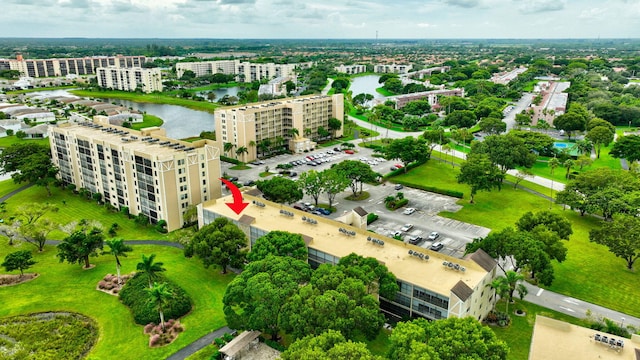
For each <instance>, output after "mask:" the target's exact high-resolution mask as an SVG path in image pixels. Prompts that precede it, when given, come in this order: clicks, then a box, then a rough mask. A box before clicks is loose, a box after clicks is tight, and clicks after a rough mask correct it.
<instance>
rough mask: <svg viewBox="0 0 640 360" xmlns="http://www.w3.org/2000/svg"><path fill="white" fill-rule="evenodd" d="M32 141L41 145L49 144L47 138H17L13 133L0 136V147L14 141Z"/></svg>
mask: <svg viewBox="0 0 640 360" xmlns="http://www.w3.org/2000/svg"><path fill="white" fill-rule="evenodd" d="M21 142H34V143H37V144H41V145H47V146H49V139H48V138H47V139H18V138H17V137H16V136H15V135H11V136H5V137H3V138H0V148H6V147H9V146H11V145H13V144H16V143H21Z"/></svg>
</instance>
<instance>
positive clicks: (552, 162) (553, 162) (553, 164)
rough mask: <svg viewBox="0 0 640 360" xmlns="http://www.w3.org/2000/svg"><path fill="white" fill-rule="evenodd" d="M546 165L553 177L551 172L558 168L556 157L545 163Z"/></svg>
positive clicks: (558, 163) (558, 161)
mask: <svg viewBox="0 0 640 360" xmlns="http://www.w3.org/2000/svg"><path fill="white" fill-rule="evenodd" d="M547 165H549V167H550V168H551V175H553V170H555V169H556V168H557V167H558V166H560V160H558V158H557V157H553V158H551V159H549V161H547Z"/></svg>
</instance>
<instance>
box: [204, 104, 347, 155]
mask: <svg viewBox="0 0 640 360" xmlns="http://www.w3.org/2000/svg"><path fill="white" fill-rule="evenodd" d="M214 117H215V120H216V121H215V123H216V143H217V146H218V148H220V149H224V144H225V143H231V144H233V146H234V147H233V149H234V150H233V151H234V153H230V154H226V155H227V156H230V157H235V150H236V149H239V148H242V147H246V148H247V153H245V154H242V155H241V158H240V160H242V161H244V162H249V161H253V160H255V159H256V158H257V156H258V151H259V150H260V147H261V146H260V144H261V142H262V141H264V140H268V141H269V142H270V144H271V147H278V146H279V147H282V146H286V145H287V144H288V146H289V150H291V151H293V152H295V153H300V152H304V150H311V149H313V148H314V147H315V145H316V144H315V142H313V141H311V140H310V139H309V138H312V139H316V138H318V128H320V127H323V128H324V129H325V130H327V131H330V129H329V119H331V118H336V119H338V120H340V121H341V122H342V123H343V126H341V127H340V130H337V131H336V133H335V136H336V137H338V136H342V132H343V128H344V98H343V95H342V94H336V95H331V96H326V95H310V96H302V97H297V98H289V99H279V100H271V101H265V102H259V103H253V104H246V105H238V106H233V107H226V108H220V109H217V110H216V111H215V113H214ZM292 129H296V130H297V132H298V134H297V135H294V134H292Z"/></svg>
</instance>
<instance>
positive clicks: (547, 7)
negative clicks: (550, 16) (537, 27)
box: [517, 0, 564, 14]
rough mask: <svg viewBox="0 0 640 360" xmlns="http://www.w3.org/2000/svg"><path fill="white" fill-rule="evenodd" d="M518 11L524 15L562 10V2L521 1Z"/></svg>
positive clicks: (550, 0)
mask: <svg viewBox="0 0 640 360" xmlns="http://www.w3.org/2000/svg"><path fill="white" fill-rule="evenodd" d="M517 3H518V4H520V7H519V10H520V12H522V13H524V14H531V13H540V12H547V11H558V10H562V9H564V1H563V0H521V1H517Z"/></svg>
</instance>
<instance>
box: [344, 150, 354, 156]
mask: <svg viewBox="0 0 640 360" xmlns="http://www.w3.org/2000/svg"><path fill="white" fill-rule="evenodd" d="M344 152H345V154H349V155H352V154H355V153H356V152H355V151H353V150H345V151H344Z"/></svg>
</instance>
